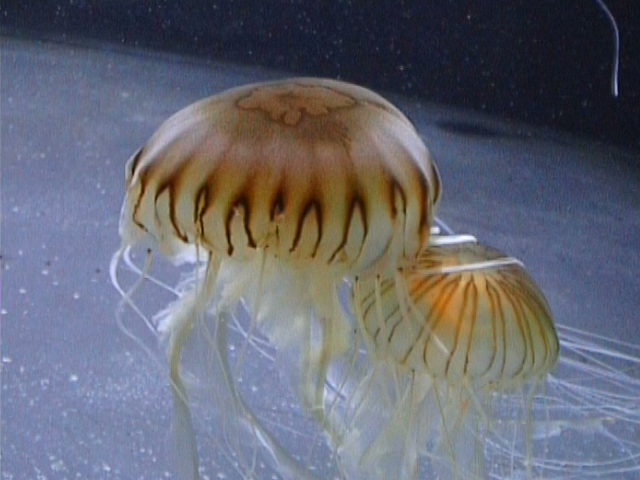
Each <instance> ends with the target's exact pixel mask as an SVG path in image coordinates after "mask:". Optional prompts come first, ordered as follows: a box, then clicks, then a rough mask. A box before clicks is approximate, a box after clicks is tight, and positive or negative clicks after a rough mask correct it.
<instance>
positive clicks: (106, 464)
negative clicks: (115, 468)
mask: <svg viewBox="0 0 640 480" xmlns="http://www.w3.org/2000/svg"><path fill="white" fill-rule="evenodd" d="M102 470H104V471H105V472H110V471H111V466H110V465H109V464H108V463H105V462H102Z"/></svg>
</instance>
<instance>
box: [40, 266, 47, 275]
mask: <svg viewBox="0 0 640 480" xmlns="http://www.w3.org/2000/svg"><path fill="white" fill-rule="evenodd" d="M40 273H41V274H42V275H49V270H48V269H46V268H43V269H42V270H41V271H40Z"/></svg>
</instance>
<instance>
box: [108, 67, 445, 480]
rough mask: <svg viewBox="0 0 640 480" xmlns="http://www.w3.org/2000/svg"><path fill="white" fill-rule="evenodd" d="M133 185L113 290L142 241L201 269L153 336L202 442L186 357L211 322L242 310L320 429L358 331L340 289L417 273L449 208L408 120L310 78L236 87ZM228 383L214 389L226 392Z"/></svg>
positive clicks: (148, 159)
mask: <svg viewBox="0 0 640 480" xmlns="http://www.w3.org/2000/svg"><path fill="white" fill-rule="evenodd" d="M126 184H127V191H126V198H125V201H124V205H123V209H122V216H121V222H120V234H121V237H122V240H123V248H122V249H121V251H120V252H119V254H118V255H116V257H114V262H113V267H112V272H114V278H115V269H116V267H117V262H118V260H119V259H120V258H121V257H122V256H124V257H125V258H126V257H127V252H128V250H129V249H130V247H132V246H134V245H136V244H139V243H141V242H147V243H148V244H149V245H150V248H151V249H152V250H156V249H157V250H159V251H160V252H162V253H163V254H164V255H166V256H168V257H170V258H173V259H176V260H186V259H189V260H192V261H195V262H196V263H197V264H198V265H200V264H202V263H204V267H203V268H202V269H200V268H196V273H195V274H194V277H197V280H196V281H192V282H191V283H190V285H191V288H186V289H185V291H183V292H182V293H181V295H180V298H179V300H177V301H176V302H175V303H174V304H173V305H172V306H171V307H170V308H169V309H168V310H167V311H166V312H165V315H164V318H163V320H162V322H161V324H160V326H159V327H158V328H159V330H160V331H162V332H163V333H164V335H165V337H166V338H167V341H168V348H169V368H170V376H171V384H172V386H173V390H174V394H175V404H176V410H177V418H178V422H177V424H178V427H177V428H178V429H179V430H180V431H182V432H183V433H184V435H182V436H183V437H185V438H191V437H193V435H192V434H191V433H190V430H191V420H190V412H189V407H188V392H187V388H186V386H185V381H184V378H183V375H182V374H181V356H182V354H183V349H184V347H185V345H186V344H187V342H188V340H189V337H190V333H191V332H192V331H193V330H194V328H196V327H197V323H198V322H199V321H200V320H199V319H201V318H202V316H203V315H204V314H205V313H206V311H207V310H208V309H209V308H213V309H214V310H215V311H216V312H215V313H214V314H215V315H216V316H217V317H218V318H220V319H222V318H223V317H224V313H225V312H230V311H233V309H234V308H235V307H236V305H237V304H238V302H239V301H240V299H243V301H244V302H245V303H246V304H247V305H248V306H249V311H250V314H251V316H252V318H253V325H252V326H251V330H252V331H253V330H255V329H256V328H257V329H259V330H260V331H262V332H263V333H265V334H266V336H267V337H268V339H269V341H270V342H271V344H272V345H273V346H275V347H276V349H277V350H278V351H279V352H286V351H288V350H295V351H296V352H297V353H299V361H298V365H297V367H294V370H295V371H296V372H298V373H296V375H298V377H299V378H298V381H299V388H298V390H299V393H300V395H301V398H302V399H303V402H304V404H305V405H306V407H307V408H308V409H309V410H311V411H314V412H316V414H317V416H318V417H323V416H324V415H323V413H322V410H323V403H324V394H325V384H326V376H327V371H328V368H329V366H330V364H331V362H332V359H334V358H336V357H337V356H340V355H341V354H343V353H344V352H346V351H347V349H348V346H349V344H350V341H351V335H352V333H351V332H352V331H353V327H352V325H350V323H351V322H350V319H349V317H348V316H347V315H346V313H345V311H344V309H343V307H342V305H341V303H340V299H339V290H340V287H341V285H342V283H343V281H344V279H345V278H355V276H356V275H365V276H366V275H378V274H385V275H388V274H391V272H393V271H395V270H396V269H397V268H399V267H401V266H402V265H403V263H411V262H412V261H413V260H414V259H415V257H416V255H417V253H418V251H419V250H420V248H421V246H422V245H423V244H424V243H425V242H426V241H427V240H428V237H429V233H430V225H431V223H432V220H433V212H434V207H435V204H436V203H437V202H438V199H439V196H440V184H439V177H438V173H437V170H436V168H435V165H434V164H433V162H432V161H431V156H430V154H429V152H428V150H427V149H426V147H425V145H424V143H423V142H422V140H421V139H420V136H419V135H418V133H417V132H416V130H415V128H414V127H413V125H412V124H411V122H410V121H409V120H408V119H407V118H406V117H405V116H404V115H403V114H402V113H401V112H400V111H399V110H397V109H396V108H395V107H394V106H393V105H391V104H390V103H389V102H387V101H386V100H384V99H383V98H382V97H380V96H378V95H377V94H375V93H373V92H371V91H369V90H366V89H364V88H360V87H357V86H354V85H350V84H346V83H342V82H337V81H331V80H317V79H304V78H301V79H293V80H288V81H285V82H275V83H271V84H261V85H249V86H245V87H241V88H237V89H234V90H230V91H227V92H224V93H222V94H220V95H217V96H214V97H211V98H208V99H205V100H203V101H201V102H198V103H196V104H194V105H192V106H190V107H187V108H186V109H184V110H182V111H181V112H178V113H177V114H176V115H174V116H173V117H171V118H170V119H169V120H167V121H166V122H165V123H164V124H163V125H162V126H161V127H160V129H159V130H158V131H157V132H156V133H155V134H154V135H153V136H152V138H151V139H150V140H149V142H148V143H147V144H146V145H145V146H144V147H143V148H141V149H140V150H139V151H138V152H137V153H136V154H135V155H134V156H133V157H132V159H131V160H130V162H129V164H128V166H127V168H126ZM116 283H117V278H116ZM222 321H223V320H220V322H222ZM214 336H216V335H214ZM222 337H223V334H220V335H217V336H216V338H218V339H220V338H222ZM224 348H225V346H224V345H221V346H220V348H219V349H218V351H219V350H224ZM222 370H223V376H224V377H226V378H221V379H220V382H221V383H222V382H225V381H226V382H228V383H229V384H231V383H232V382H233V380H232V379H231V378H230V377H231V374H230V371H229V369H228V368H226V367H225V368H223V369H222ZM228 391H229V392H231V394H230V395H231V396H232V397H235V398H233V399H232V401H231V403H232V404H233V405H234V408H235V409H238V408H241V406H240V404H241V400H240V399H238V398H237V396H236V395H235V394H234V393H233V392H234V389H233V386H230V387H229V389H228ZM240 416H242V415H240ZM264 435H266V434H263V436H264ZM272 448H273V447H272ZM191 450H192V451H193V450H194V448H191ZM190 463H191V465H190V466H186V467H185V469H183V470H186V471H188V472H191V473H188V475H190V476H195V475H196V473H194V472H196V470H197V461H196V458H195V456H193V459H192V461H191V462H190Z"/></svg>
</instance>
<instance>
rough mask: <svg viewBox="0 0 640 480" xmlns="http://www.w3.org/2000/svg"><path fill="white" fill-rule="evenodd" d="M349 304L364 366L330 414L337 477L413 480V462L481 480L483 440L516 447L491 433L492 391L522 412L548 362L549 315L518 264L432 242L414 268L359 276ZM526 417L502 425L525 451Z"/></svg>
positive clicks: (493, 253) (475, 248) (474, 247)
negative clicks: (513, 399) (513, 396)
mask: <svg viewBox="0 0 640 480" xmlns="http://www.w3.org/2000/svg"><path fill="white" fill-rule="evenodd" d="M353 297H354V302H353V304H354V306H353V308H354V311H356V312H359V313H356V315H355V317H356V318H358V319H361V321H362V323H361V325H360V330H361V331H362V332H363V333H364V344H365V347H366V351H367V354H368V355H369V356H370V357H371V358H370V367H369V368H368V369H365V373H364V374H363V375H362V376H361V377H360V379H359V380H358V381H357V382H355V386H352V387H351V388H349V387H346V388H344V389H343V392H342V393H343V395H346V396H348V397H349V400H348V401H347V402H345V404H346V406H345V407H344V408H335V409H334V411H332V412H331V413H330V415H329V423H330V424H331V425H332V431H333V436H334V438H333V444H334V446H335V449H336V451H337V454H338V456H339V458H340V461H341V467H342V469H343V470H344V471H345V472H346V473H347V474H346V478H349V479H358V478H363V479H364V478H367V479H376V478H379V479H385V478H398V479H415V478H419V471H420V462H421V460H424V461H426V462H427V464H428V469H429V471H431V472H437V473H438V474H439V475H440V476H439V477H437V478H455V479H476V478H478V479H484V478H487V472H486V468H485V448H486V442H487V439H490V440H491V441H494V442H496V443H497V444H498V446H499V448H504V449H505V450H509V449H510V447H511V445H512V442H513V441H514V438H512V437H507V438H504V437H499V436H495V435H492V433H494V431H495V427H496V422H497V421H498V420H496V418H495V416H494V412H493V408H494V407H495V403H496V401H495V397H496V394H502V393H505V392H509V393H511V392H519V393H521V396H520V399H521V401H522V402H524V404H525V405H526V404H528V403H530V402H531V401H532V398H533V394H534V392H535V391H536V390H537V387H539V386H540V384H541V383H542V382H543V381H544V379H545V377H546V375H547V374H548V373H549V372H550V371H551V369H552V368H553V367H554V365H555V364H556V361H557V359H558V351H559V344H558V338H557V335H556V331H555V327H554V324H553V320H552V317H551V312H550V309H549V307H548V305H547V302H546V300H545V298H544V297H543V295H542V293H541V292H540V290H539V289H538V287H537V286H536V285H535V283H534V282H533V281H532V279H531V278H530V277H529V275H528V274H527V273H526V271H525V270H524V268H523V267H522V264H521V263H520V262H519V261H518V260H516V259H514V258H512V257H508V256H506V255H504V254H502V253H501V252H499V251H497V250H494V249H491V248H488V247H484V246H482V245H479V244H478V243H476V242H475V239H473V237H469V236H443V237H440V236H434V237H432V242H431V245H430V246H428V247H427V248H425V249H424V250H423V251H422V252H421V254H420V255H419V256H418V259H417V261H416V263H415V264H414V265H411V266H410V267H407V268H404V269H402V270H399V271H398V272H397V273H396V275H395V276H391V277H387V278H381V277H376V278H368V279H361V281H359V282H358V283H357V284H356V285H355V286H354V294H353ZM352 383H353V382H352ZM371 412H376V414H375V415H372V414H371ZM530 420H531V419H530V418H526V417H525V418H514V419H511V420H510V422H511V423H512V424H513V425H512V426H513V427H514V432H513V433H514V435H515V434H516V433H518V434H519V435H524V437H525V443H527V441H528V440H526V436H527V435H528V434H527V432H528V431H530V430H531V424H530ZM500 421H502V419H501V420H500ZM518 422H522V423H521V424H519V423H518ZM525 447H526V445H525ZM527 448H528V447H527ZM525 454H526V455H530V453H527V452H525ZM509 478H510V477H509Z"/></svg>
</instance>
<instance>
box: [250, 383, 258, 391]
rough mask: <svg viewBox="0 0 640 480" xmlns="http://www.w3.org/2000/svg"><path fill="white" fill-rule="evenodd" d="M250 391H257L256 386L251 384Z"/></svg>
mask: <svg viewBox="0 0 640 480" xmlns="http://www.w3.org/2000/svg"><path fill="white" fill-rule="evenodd" d="M251 391H252V392H254V393H255V392H257V391H258V387H256V386H255V385H251Z"/></svg>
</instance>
